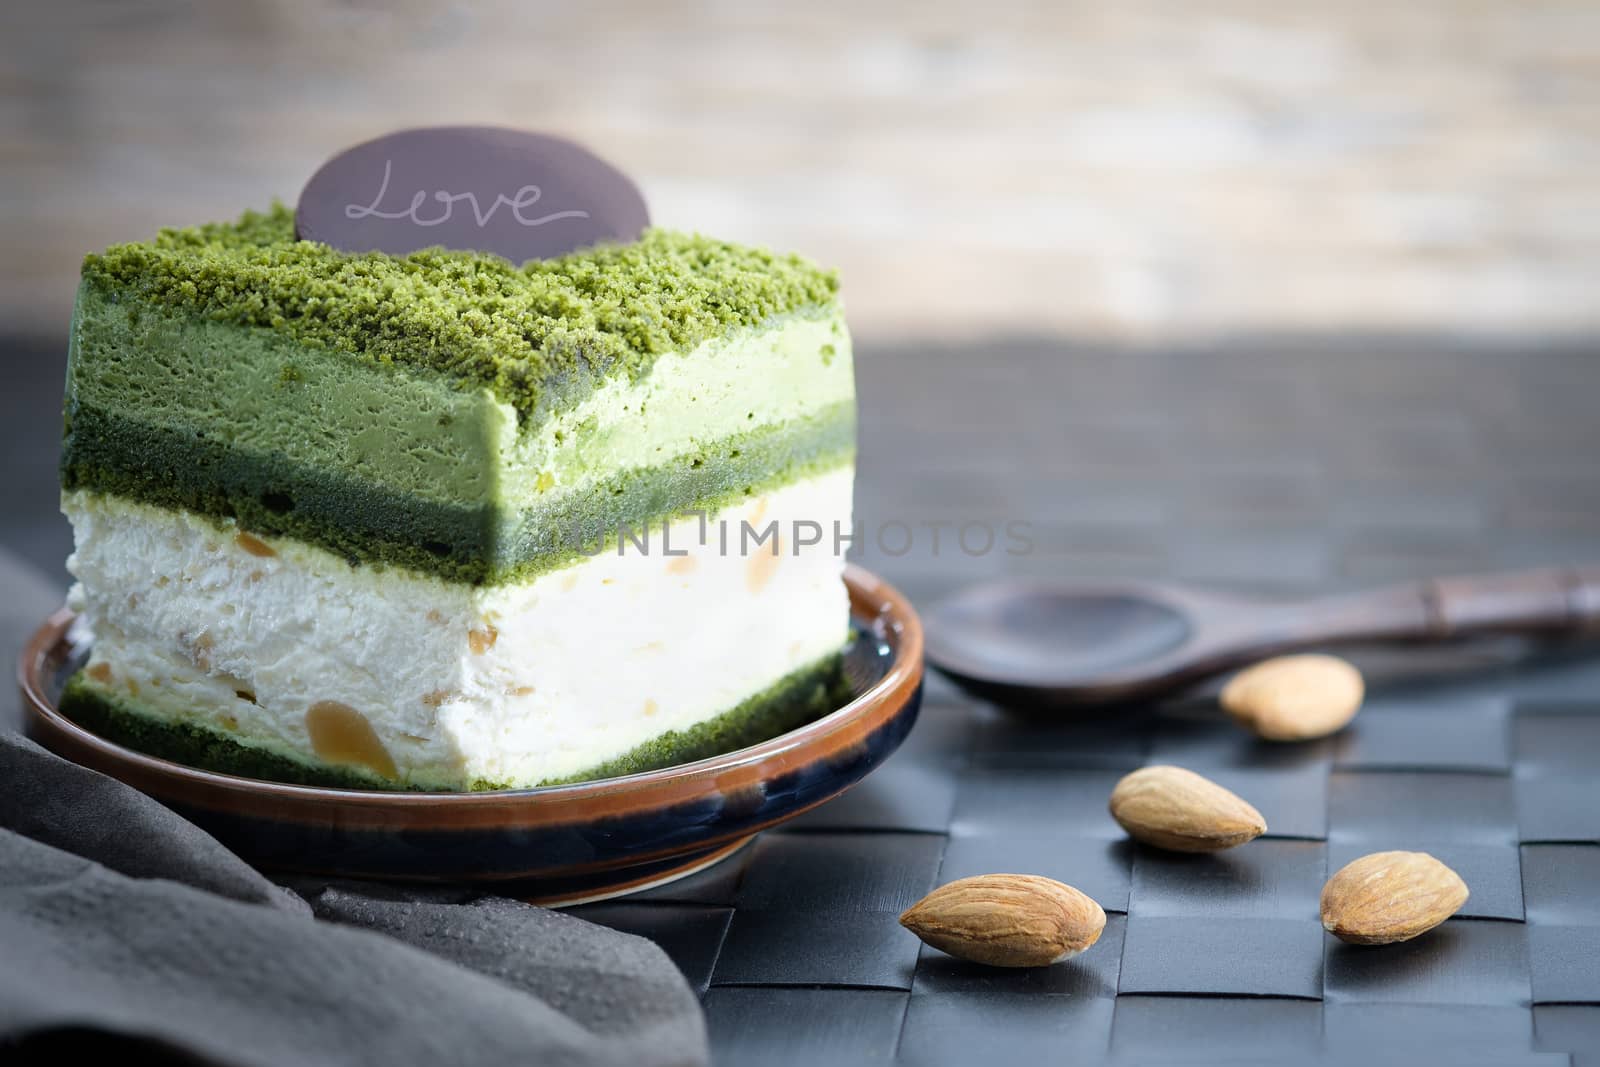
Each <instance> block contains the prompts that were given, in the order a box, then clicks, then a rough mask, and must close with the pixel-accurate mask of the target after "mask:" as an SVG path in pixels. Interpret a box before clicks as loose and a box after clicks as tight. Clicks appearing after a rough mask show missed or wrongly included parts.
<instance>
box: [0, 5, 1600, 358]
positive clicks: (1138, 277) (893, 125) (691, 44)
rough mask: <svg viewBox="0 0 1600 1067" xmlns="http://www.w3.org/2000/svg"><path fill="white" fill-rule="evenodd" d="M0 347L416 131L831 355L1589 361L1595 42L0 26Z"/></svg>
mask: <svg viewBox="0 0 1600 1067" xmlns="http://www.w3.org/2000/svg"><path fill="white" fill-rule="evenodd" d="M4 7H5V12H4V14H0V80H3V84H4V86H5V91H4V94H3V99H0V159H3V161H4V163H3V166H4V167H5V170H6V177H5V181H4V183H3V186H0V312H3V314H4V316H5V319H4V321H5V329H6V330H7V331H8V332H12V333H16V332H19V331H20V332H33V333H43V334H54V333H57V332H59V331H60V330H61V328H62V327H63V325H64V322H65V317H66V315H67V314H68V308H69V301H70V296H71V291H72V285H73V279H74V276H75V274H76V269H77V262H78V259H79V257H80V256H81V255H82V254H83V253H84V252H86V251H88V250H91V249H94V248H98V247H100V246H102V245H105V244H107V243H109V242H112V241H116V240H121V239H127V238H134V237H139V236H143V235H146V234H148V233H150V232H151V231H152V230H153V229H154V228H155V227H157V226H159V225H163V224H174V223H188V222H194V221H200V220H205V219H212V218H221V217H228V216H232V215H234V214H236V213H237V212H238V211H239V210H240V209H242V208H245V207H249V206H256V205H262V204H265V203H266V202H268V200H269V199H270V198H271V197H273V196H280V197H283V198H285V199H288V200H290V201H292V200H293V198H294V197H295V196H296V194H297V193H298V191H299V188H300V185H301V183H302V182H303V181H304V179H305V178H306V177H307V176H308V175H309V174H310V173H311V171H312V170H313V169H314V168H315V166H316V165H317V164H318V163H319V162H320V161H321V160H322V159H324V158H326V157H327V156H328V155H329V154H331V153H332V152H334V151H335V150H337V149H338V148H340V147H342V146H344V145H346V144H348V143H350V142H353V141H356V140H359V139H362V138H365V137H368V136H371V135H374V134H377V133H380V132H383V131H385V130H387V129H390V128H393V127H396V126H399V125H405V124H416V123H429V122H460V121H480V122H496V123H510V124H517V125H525V126H530V127H536V128H542V129H549V130H554V131H559V132H564V133H567V134H569V135H573V136H576V137H578V138H580V139H582V140H584V141H586V142H588V143H589V144H590V145H591V146H592V147H594V148H596V149H597V150H598V151H600V152H601V153H602V154H603V155H607V156H609V157H610V158H612V159H614V160H615V161H617V162H618V163H620V164H621V165H623V166H624V167H625V168H626V169H628V170H630V171H631V172H632V173H634V174H635V175H636V176H638V177H639V178H640V180H641V181H642V184H643V185H644V186H645V189H646V193H647V195H648V196H649V198H650V200H651V203H652V205H653V208H654V213H655V216H656V218H657V220H658V221H659V222H661V223H664V224H668V225H673V226H678V227H683V228H697V229H701V230H705V231H707V232H711V233H715V234H718V235H723V236H729V237H736V238H743V239H749V240H754V241H760V242H763V243H769V244H772V245H775V246H780V247H785V248H796V249H800V250H803V251H805V252H808V253H810V254H812V255H814V256H816V257H818V258H820V259H823V260H826V261H829V262H832V263H834V264H837V265H838V266H840V267H841V268H842V269H843V271H844V273H845V279H846V286H847V296H848V300H849V304H850V311H851V317H852V321H853V322H854V324H855V325H856V328H857V329H858V331H860V332H862V333H864V334H871V335H882V334H893V335H896V336H901V337H905V336H911V337H916V336H928V335H935V336H940V337H950V336H960V335H972V334H976V333H982V332H985V331H1003V332H1006V333H1013V334H1015V333H1028V334H1041V333H1042V334H1058V335H1075V336H1087V337H1115V338H1124V337H1126V338H1135V339H1156V340H1161V339H1170V338H1186V337H1191V336H1193V335H1195V334H1197V333H1200V334H1204V333H1217V332H1239V331H1269V332H1276V331H1287V332H1306V331H1312V332H1315V331H1322V330H1329V329H1337V330H1367V331H1376V332H1387V331H1406V332H1409V331H1412V330H1422V331H1429V332H1435V333H1439V332H1443V333H1457V332H1468V333H1477V334H1511V335H1517V336H1530V335H1541V336H1544V335H1560V334H1586V333H1590V332H1592V331H1594V330H1595V328H1596V326H1597V325H1600V301H1597V300H1596V299H1595V297H1594V291H1595V283H1596V281H1597V279H1600V5H1597V4H1596V3H1593V2H1573V0H1566V2H1560V0H1416V2H1413V3H1409V4H1394V3H1388V2H1381V0H1346V2H1342V3H1337V4H1335V3H1320V4H1313V3H1290V4H1284V3H1278V2H1273V0H1189V2H1182V0H1142V2H1129V3H1116V4H1104V3H1092V2H1066V3H1060V2H1050V0H988V2H986V3H982V4H954V3H939V2H936V0H887V2H876V3H874V2H858V3H851V2H848V0H808V2H806V3H775V2H774V3H757V2H749V0H724V2H720V3H718V2H706V3H692V4H688V3H658V2H654V0H614V2H590V0H585V2H582V3H527V2H514V0H501V2H496V3H485V4H474V5H466V4H440V3H429V2H425V0H406V2H401V3H395V4H385V5H381V6H380V5H379V4H376V3H370V4H369V3H365V2H332V0H318V2H294V0H237V2H228V3H220V2H219V3H211V2H204V0H114V2H103V3H90V2H85V0H57V2H51V3H8V4H6V5H4Z"/></svg>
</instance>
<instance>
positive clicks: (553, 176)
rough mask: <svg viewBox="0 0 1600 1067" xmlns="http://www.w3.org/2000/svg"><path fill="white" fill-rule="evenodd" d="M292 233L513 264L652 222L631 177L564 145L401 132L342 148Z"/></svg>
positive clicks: (314, 179) (466, 131)
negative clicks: (483, 255)
mask: <svg viewBox="0 0 1600 1067" xmlns="http://www.w3.org/2000/svg"><path fill="white" fill-rule="evenodd" d="M294 219H295V234H296V236H298V237H299V238H301V239H302V240H307V241H321V242H323V243H324V244H329V245H332V246H333V247H334V248H338V249H342V250H343V251H346V252H388V253H389V254H391V255H397V256H398V255H405V254H406V253H407V252H415V251H417V250H418V249H419V248H431V247H433V246H436V245H443V246H444V247H445V248H453V249H460V250H464V251H472V252H493V253H494V254H495V255H498V256H504V257H505V258H506V259H509V260H511V261H512V262H513V263H525V262H527V261H528V260H530V259H547V258H549V257H551V256H559V255H561V254H563V253H565V252H571V251H573V250H574V249H578V248H586V247H588V246H590V245H594V244H598V243H600V242H601V241H624V242H625V241H633V240H637V239H638V237H639V234H640V232H641V231H642V230H643V229H644V228H645V227H646V226H647V225H649V223H650V216H649V212H648V211H647V210H646V209H645V205H644V197H643V196H641V195H640V194H639V189H638V187H637V186H636V185H634V184H633V182H632V181H631V180H629V178H628V176H627V175H625V174H623V173H622V172H621V171H619V170H617V169H616V168H615V167H613V166H612V165H611V164H609V163H607V162H606V161H605V160H603V159H601V158H600V157H599V156H596V155H595V154H594V153H592V152H590V151H589V150H588V149H586V148H583V147H581V146H579V145H576V144H574V143H573V142H571V141H567V140H563V139H561V138H559V137H549V136H546V135H544V134H540V133H528V132H525V131H523V130H511V129H503V128H500V127H496V126H430V127H424V128H419V129H409V130H400V131H398V132H395V133H391V134H389V135H387V136H385V137H379V138H377V139H376V140H372V141H366V142H364V143H362V144H358V145H356V146H355V147H353V148H347V149H345V150H344V151H343V152H340V153H339V154H338V155H336V156H334V157H333V158H332V159H330V160H328V162H326V163H324V164H323V165H322V167H321V169H319V170H318V171H317V172H316V173H315V174H313V175H312V176H311V180H310V181H309V182H307V183H306V187H305V189H303V190H301V193H300V203H299V205H298V206H297V207H296V209H295V216H294Z"/></svg>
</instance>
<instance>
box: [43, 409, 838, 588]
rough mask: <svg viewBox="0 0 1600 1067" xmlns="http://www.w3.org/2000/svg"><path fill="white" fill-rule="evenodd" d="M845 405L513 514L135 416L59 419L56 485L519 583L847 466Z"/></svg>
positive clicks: (358, 558)
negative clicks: (652, 530) (61, 435)
mask: <svg viewBox="0 0 1600 1067" xmlns="http://www.w3.org/2000/svg"><path fill="white" fill-rule="evenodd" d="M854 416H855V409H854V406H853V405H851V404H848V403H843V404H838V405H834V406H833V407H831V408H828V409H825V410H823V411H821V412H819V413H817V414H815V415H812V416H808V417H798V418H794V419H790V420H789V421H788V422H786V423H782V424H776V425H767V426H763V427H758V428H756V429H753V430H750V431H748V432H746V433H739V434H733V435H731V436H729V437H726V438H722V439H719V440H716V441H714V442H712V443H711V444H710V445H709V446H708V447H706V448H703V449H696V450H694V451H692V452H688V453H680V454H679V455H677V456H674V457H672V458H671V459H669V460H665V461H662V462H659V463H657V464H654V465H650V466H638V467H626V468H621V469H618V470H616V471H611V472H597V473H596V475H595V476H593V477H591V478H589V479H586V480H585V481H583V482H581V483H580V484H579V485H578V486H576V487H573V488H571V489H569V490H567V491H564V492H550V493H548V494H547V495H545V496H542V497H540V498H536V499H535V501H534V502H533V503H531V504H530V505H529V506H527V507H524V508H512V507H507V506H505V505H503V504H500V503H498V502H496V501H493V500H490V501H485V502H481V503H441V502H435V501H428V500H423V499H419V498H417V497H411V496H407V495H405V494H403V493H400V492H397V491H394V490H392V489H389V488H388V487H386V486H384V485H382V484H379V483H375V482H372V481H368V480H365V479H362V478H360V477H358V476H355V475H351V474H348V473H346V472H344V471H342V470H341V469H339V468H337V467H334V468H328V467H314V466H307V465H302V464H295V463H291V462H288V461H286V460H284V459H283V458H282V457H281V456H280V455H277V454H274V453H270V452H268V453H258V452H254V451H250V450H245V449H241V448H237V447H229V446H228V445H226V444H224V443H222V442H218V441H214V440H211V439H210V438H208V437H202V436H196V435H194V434H191V433H184V432H183V431H181V430H176V429H172V428H167V427H153V426H151V425H149V424H148V423H145V422H142V421H140V420H139V419H137V418H128V417H124V416H123V415H120V414H117V413H113V412H110V411H104V410H101V409H99V408H85V407H79V408H76V409H75V410H73V411H72V412H71V413H70V414H69V421H70V425H69V429H68V433H67V437H66V443H65V445H64V448H63V456H62V471H61V481H62V487H63V488H64V489H66V490H68V491H76V490H80V489H89V490H95V491H97V492H101V493H107V494H112V495H115V496H119V497H125V498H127V499H130V500H137V501H141V502H144V503H149V504H157V505H160V506H162V507H169V508H182V509H184V510H187V511H192V512H198V513H200V514H204V515H209V516H213V517H215V518H221V519H235V520H237V521H238V522H239V523H240V524H242V525H243V526H244V527H245V528H246V529H250V530H253V531H256V532H258V533H261V534H264V535H281V536H288V537H294V538H297V539H299V540H301V541H305V542H307V543H309V544H315V545H320V546H322V547H324V548H327V549H329V550H331V551H333V552H336V553H338V554H339V555H340V556H342V557H343V558H344V559H346V560H347V561H349V562H352V563H368V564H370V563H380V564H391V565H396V566H401V567H405V568H408V569H410V570H415V571H421V572H424V573H428V574H433V575H437V576H439V577H443V578H447V579H450V580H453V581H461V582H468V583H472V584H498V583H503V582H509V581H517V580H522V579H526V578H529V577H532V576H535V575H538V574H542V573H545V572H547V571H550V570H553V569H556V568H559V567H562V566H565V565H567V564H569V563H571V562H573V561H574V560H576V559H578V558H579V557H581V556H584V555H592V554H593V553H594V552H596V551H598V550H601V549H605V548H609V547H611V546H614V545H615V544H616V543H617V540H618V536H619V531H629V532H633V531H640V530H642V529H644V528H645V527H647V526H650V525H659V523H660V522H661V521H664V520H665V519H666V518H667V517H669V516H673V515H679V514H686V513H689V512H691V511H705V512H715V511H717V510H719V509H720V508H722V507H723V506H725V505H727V504H731V503H734V502H736V501H738V500H741V499H744V498H746V497H750V496H754V495H759V494H761V493H763V492H765V491H766V490H768V489H772V488H776V487H778V486H782V485H786V484H789V483H791V482H794V481H797V480H799V479H802V478H805V477H808V476H810V475H813V474H818V473H822V472H824V471H828V470H833V469H837V468H841V467H845V466H848V465H849V464H850V462H851V460H852V459H853V458H854V455H855V421H854Z"/></svg>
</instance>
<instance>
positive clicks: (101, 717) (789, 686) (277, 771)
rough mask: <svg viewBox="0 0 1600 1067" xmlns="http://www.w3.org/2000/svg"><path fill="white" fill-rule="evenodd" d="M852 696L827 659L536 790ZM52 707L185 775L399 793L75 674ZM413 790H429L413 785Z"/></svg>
mask: <svg viewBox="0 0 1600 1067" xmlns="http://www.w3.org/2000/svg"><path fill="white" fill-rule="evenodd" d="M850 696H851V693H850V684H849V681H848V679H847V678H846V675H845V672H844V669H843V657H842V655H841V654H834V655H831V656H827V657H824V658H823V659H822V660H820V661H818V662H817V663H813V664H811V665H809V666H807V667H802V668H801V669H799V670H797V671H795V672H793V673H791V674H789V675H788V676H786V677H784V678H782V679H781V680H779V681H778V682H777V683H775V684H774V685H772V686H770V687H769V688H767V689H766V690H764V691H762V692H760V693H757V694H755V695H753V696H750V697H748V698H746V699H745V700H744V701H742V702H740V703H739V705H738V706H737V707H734V708H731V709H729V710H728V711H725V712H723V713H722V714H720V715H717V716H716V717H714V718H711V719H707V720H705V721H704V722H700V723H697V724H695V725H694V726H692V727H690V728H688V729H686V730H674V731H670V732H668V733H666V734H663V735H661V736H660V737H657V738H654V739H652V740H650V741H647V742H645V743H644V744H642V745H640V746H638V747H637V748H635V749H633V750H632V751H630V752H627V753H624V754H623V755H621V756H618V757H616V758H615V759H611V760H607V761H606V762H605V763H603V764H601V765H600V766H598V767H593V768H590V769H589V770H587V771H584V772H582V773H580V774H574V775H568V776H565V777H562V778H559V779H553V780H550V781H545V782H539V783H537V784H538V785H564V784H568V783H573V782H582V781H589V780H592V779H595V778H616V777H620V776H622V775H626V774H638V773H640V772H643V771H650V770H656V769H658V768H661V767H671V766H674V765H676V764H680V763H689V762H693V761H694V760H699V759H705V758H707V757H709V756H715V755H719V754H721V753H723V752H732V751H734V750H736V749H740V748H745V747H748V746H750V745H753V744H757V743H759V742H761V741H765V740H767V739H769V738H772V737H776V736H777V735H779V734H781V733H785V732H787V731H789V730H792V729H795V728H796V727H798V726H801V725H804V724H805V723H807V722H810V721H812V720H813V719H816V718H819V717H820V716H822V715H825V714H827V713H828V712H829V711H832V710H833V709H834V708H837V707H840V706H842V705H843V704H844V703H845V702H846V701H848V700H849V699H850ZM59 703H60V708H61V713H62V714H63V715H65V716H66V717H67V718H69V719H71V720H72V721H73V722H75V723H77V724H78V725H80V726H82V727H84V728H85V729H88V730H91V731H93V732H94V733H97V734H99V735H100V736H102V737H104V738H106V739H107V740H110V741H114V742H116V743H117V744H120V745H124V746H126V747H128V748H132V749H136V750H137V751H140V752H144V753H146V754H147V755H151V756H156V757H159V758H161V759H166V760H171V761H172V762H174V763H182V764H184V765H186V766H189V767H198V768H200V769H202V770H209V771H216V772H218V773H221V774H233V775H238V776H240V777H244V778H255V779H260V780H263V781H272V782H289V783H294V784H298V785H317V786H330V787H333V788H339V789H389V790H394V789H399V788H401V787H399V786H397V785H396V784H395V783H394V782H391V781H387V780H385V779H383V778H380V777H378V776H376V775H374V774H372V773H371V772H370V771H367V770H366V769H364V768H360V767H340V766H331V765H328V764H313V763H310V762H306V761H302V760H300V759H296V758H293V757H291V756H289V755H286V754H283V753H280V752H276V751H272V750H269V749H265V748H261V747H259V746H256V745H250V744H247V743H244V742H242V741H240V740H238V739H235V738H233V737H230V736H228V735H227V734H225V733H222V732H220V731H217V730H212V729H209V728H207V727H205V726H202V725H199V724H196V723H188V722H174V721H171V720H169V719H165V718H162V717H161V716H159V715H158V714H156V713H155V712H153V711H152V710H150V709H147V708H144V707H142V706H141V705H140V703H139V702H138V701H136V700H134V699H132V698H131V697H130V696H129V695H128V694H127V693H124V692H115V693H113V692H112V691H111V690H109V689H108V688H106V687H105V686H102V685H99V684H97V683H95V682H94V681H92V680H91V679H89V678H88V677H87V676H86V675H85V674H83V672H81V671H80V672H78V673H77V674H74V675H73V676H72V677H71V678H70V679H68V680H67V684H66V687H65V688H64V690H63V691H62V694H61V700H60V702H59ZM410 788H413V789H428V788H433V786H430V785H429V784H427V783H420V784H417V785H415V786H412V787H410ZM507 788H521V786H518V785H513V784H508V783H504V782H486V781H476V782H473V783H472V784H471V786H470V789H471V791H473V792H484V791H489V790H495V789H507Z"/></svg>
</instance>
